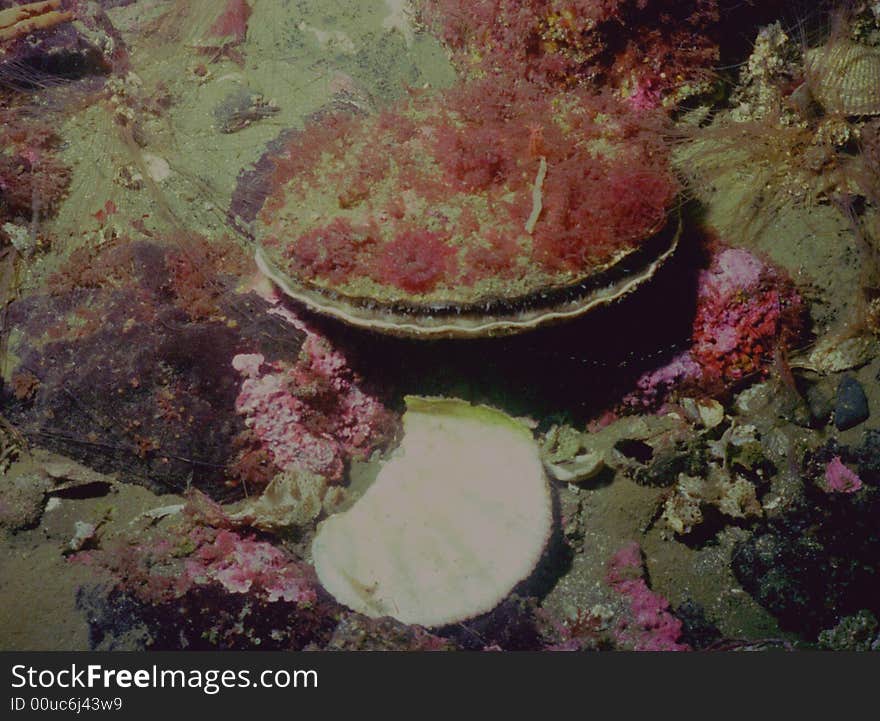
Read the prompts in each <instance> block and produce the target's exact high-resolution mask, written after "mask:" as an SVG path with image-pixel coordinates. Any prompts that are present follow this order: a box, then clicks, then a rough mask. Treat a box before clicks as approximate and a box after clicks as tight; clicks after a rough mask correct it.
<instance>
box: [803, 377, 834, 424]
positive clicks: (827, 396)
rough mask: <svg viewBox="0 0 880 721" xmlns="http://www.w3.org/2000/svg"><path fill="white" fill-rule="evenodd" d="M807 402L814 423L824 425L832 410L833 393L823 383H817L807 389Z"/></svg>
mask: <svg viewBox="0 0 880 721" xmlns="http://www.w3.org/2000/svg"><path fill="white" fill-rule="evenodd" d="M807 404H808V405H809V407H810V415H811V416H812V418H813V422H814V424H816V425H818V426H824V425H825V424H826V423H828V421H829V420H830V419H831V414H832V413H833V412H834V394H833V392H831V390H830V389H829V388H827V387H826V385H825V384H818V385H815V386H813V387H811V388H810V389H809V390H808V391H807Z"/></svg>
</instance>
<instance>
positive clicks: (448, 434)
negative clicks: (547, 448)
mask: <svg viewBox="0 0 880 721" xmlns="http://www.w3.org/2000/svg"><path fill="white" fill-rule="evenodd" d="M403 425H404V438H403V441H402V443H401V445H400V447H399V448H398V449H397V451H396V452H395V454H394V456H393V458H391V460H389V461H388V462H387V463H386V464H385V465H384V466H383V467H382V469H381V471H380V472H379V475H378V477H377V478H376V480H375V482H374V483H373V485H372V486H370V488H369V489H367V491H366V493H365V494H364V495H363V496H362V497H361V498H360V499H359V500H358V501H357V502H356V503H355V504H354V506H352V507H351V508H350V509H349V510H347V511H345V512H344V513H339V514H336V515H335V516H331V517H330V518H328V519H327V520H326V521H324V522H323V523H322V524H321V525H320V527H319V529H318V533H317V535H316V536H315V540H314V542H313V544H312V556H313V559H314V563H315V570H316V571H317V573H318V578H319V579H320V581H321V583H322V584H323V585H324V587H325V588H326V589H327V590H328V591H329V592H330V593H331V594H332V595H333V596H334V597H335V598H336V599H337V600H338V601H340V602H341V603H344V604H345V605H346V606H348V607H349V608H352V609H353V610H355V611H358V612H360V613H363V614H366V615H368V616H372V617H380V616H393V617H394V618H396V619H398V620H400V621H403V622H404V623H416V624H421V625H423V626H443V625H446V624H450V623H456V622H459V621H463V620H466V619H468V618H472V617H474V616H477V615H479V614H481V613H485V612H487V611H490V610H491V609H492V608H494V607H495V606H496V605H497V604H498V603H499V602H500V601H502V600H503V599H504V598H505V597H506V596H507V595H508V594H509V593H510V592H511V590H513V588H514V586H516V584H517V583H519V582H520V581H522V580H523V579H525V578H526V577H527V576H529V574H530V573H531V572H532V571H533V570H534V568H535V566H536V565H537V563H538V561H539V560H540V558H541V555H542V553H543V550H544V547H545V545H546V544H547V540H548V538H549V536H550V531H551V528H552V525H553V520H552V518H553V514H552V504H551V497H550V489H549V486H548V483H547V479H546V476H545V475H544V470H543V467H542V464H541V458H540V453H539V450H538V446H537V443H536V442H535V440H534V438H533V437H532V433H531V431H530V430H529V429H528V428H527V427H526V426H525V425H524V424H523V423H522V422H521V421H518V420H516V419H514V418H511V417H509V416H507V415H505V414H504V413H502V412H501V411H498V410H495V409H493V408H488V407H486V406H472V405H470V404H469V403H467V402H465V401H462V400H457V399H438V398H416V397H410V398H408V399H407V412H406V414H405V415H404V418H403Z"/></svg>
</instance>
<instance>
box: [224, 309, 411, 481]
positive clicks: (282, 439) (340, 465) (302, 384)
mask: <svg viewBox="0 0 880 721" xmlns="http://www.w3.org/2000/svg"><path fill="white" fill-rule="evenodd" d="M271 312H272V313H273V314H276V315H280V316H281V317H283V318H284V319H285V320H287V321H288V322H290V323H291V324H293V325H294V326H296V327H297V328H299V329H300V330H303V331H304V332H305V333H306V338H305V341H304V343H303V346H302V349H301V350H300V354H299V358H298V359H297V361H296V362H295V363H292V364H291V363H288V362H285V361H267V360H266V358H265V357H264V356H263V355H262V354H259V353H244V354H239V355H237V356H235V357H234V358H233V359H232V365H233V367H234V368H235V369H236V370H237V371H238V372H239V373H241V374H242V375H243V376H244V382H243V383H242V386H241V391H240V392H239V394H238V398H237V399H236V402H235V407H236V410H237V411H238V412H239V413H241V414H242V415H243V416H244V417H245V423H246V424H247V426H248V427H249V428H251V429H252V430H253V431H254V433H255V434H256V436H257V438H258V439H259V440H260V442H261V443H262V444H263V445H264V446H265V447H266V449H267V450H268V451H269V453H270V455H271V457H272V460H273V462H274V463H275V465H276V466H278V467H279V468H281V469H282V470H284V469H287V468H291V467H300V468H305V469H306V470H309V471H312V472H313V473H319V474H321V475H323V476H325V477H326V478H328V479H330V480H339V479H340V478H341V477H342V474H343V472H344V470H345V465H346V463H347V462H348V461H350V460H351V459H353V458H365V457H368V456H369V454H370V453H371V452H372V451H373V450H374V449H376V448H378V447H380V446H381V445H383V444H384V443H386V442H387V441H388V440H390V439H391V438H392V437H393V436H394V433H395V432H396V429H397V421H396V418H395V417H394V415H393V414H392V413H391V412H389V411H388V410H387V409H386V408H385V407H384V406H383V405H382V404H381V403H380V402H379V400H377V399H376V398H374V397H373V396H371V395H369V394H367V393H366V392H364V391H363V390H362V389H361V387H360V385H359V380H358V378H357V377H356V376H355V374H354V373H353V372H352V370H351V369H350V368H349V366H348V364H347V362H346V360H345V357H344V356H343V355H342V354H341V353H340V352H338V351H337V350H335V349H334V348H333V347H332V346H331V345H330V343H329V342H328V341H327V339H326V338H324V337H323V336H321V335H320V334H318V333H317V332H316V331H314V330H312V329H310V328H308V327H307V326H306V325H305V324H304V323H303V322H302V321H300V320H299V318H297V317H296V316H295V315H294V314H293V313H291V312H290V311H288V310H287V309H284V308H281V307H276V308H273V309H272V311H271Z"/></svg>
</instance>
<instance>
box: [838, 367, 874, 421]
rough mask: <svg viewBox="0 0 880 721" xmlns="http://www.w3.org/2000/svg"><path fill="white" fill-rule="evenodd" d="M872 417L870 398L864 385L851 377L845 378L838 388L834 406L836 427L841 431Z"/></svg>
mask: <svg viewBox="0 0 880 721" xmlns="http://www.w3.org/2000/svg"><path fill="white" fill-rule="evenodd" d="M869 415H870V411H869V410H868V398H867V397H866V396H865V391H864V390H863V389H862V384H861V383H859V382H858V381H857V380H856V379H855V378H852V377H851V376H845V377H844V378H843V380H841V381H840V385H839V386H837V400H836V402H835V404H834V425H835V426H837V429H838V430H840V431H845V430H847V429H848V428H853V427H854V426H857V425H858V424H859V423H861V422H862V421H864V420H867V418H868V416H869Z"/></svg>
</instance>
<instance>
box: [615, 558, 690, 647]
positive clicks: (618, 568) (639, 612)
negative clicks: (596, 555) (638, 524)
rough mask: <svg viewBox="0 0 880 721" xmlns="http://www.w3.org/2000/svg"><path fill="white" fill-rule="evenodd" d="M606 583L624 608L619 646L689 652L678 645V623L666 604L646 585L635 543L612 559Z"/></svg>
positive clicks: (619, 630)
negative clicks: (615, 593)
mask: <svg viewBox="0 0 880 721" xmlns="http://www.w3.org/2000/svg"><path fill="white" fill-rule="evenodd" d="M605 580H606V582H607V583H608V585H609V586H610V587H611V588H612V589H613V590H614V591H616V592H617V593H618V594H620V595H621V597H622V598H623V600H624V601H625V603H626V605H627V610H626V612H625V613H624V614H623V616H622V617H621V618H620V619H619V620H618V624H617V629H616V631H615V638H616V641H617V643H618V644H619V645H620V646H621V647H623V648H631V649H633V650H634V651H690V646H688V645H687V644H684V643H679V638H680V637H681V628H682V626H681V621H680V620H678V619H677V618H676V617H675V616H673V615H672V614H671V613H670V612H669V602H668V601H667V600H666V599H665V598H663V596H661V595H660V594H657V593H654V592H653V591H652V590H651V589H650V588H648V584H647V583H646V582H645V567H644V563H643V561H642V550H641V548H640V547H639V544H638V543H636V542H635V541H632V542H631V543H628V544H627V545H625V546H624V547H623V548H621V549H620V550H619V551H617V553H615V554H614V555H613V556H612V557H611V560H610V561H609V563H608V572H607V575H606V577H605Z"/></svg>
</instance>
